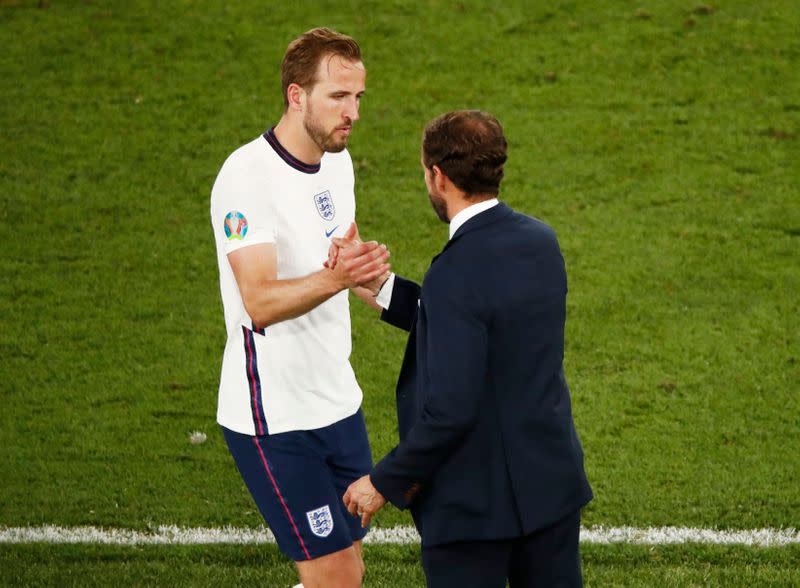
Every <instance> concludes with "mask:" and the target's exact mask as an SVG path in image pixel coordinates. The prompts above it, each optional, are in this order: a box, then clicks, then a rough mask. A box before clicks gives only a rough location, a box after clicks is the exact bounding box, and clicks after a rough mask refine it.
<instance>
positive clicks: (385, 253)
mask: <svg viewBox="0 0 800 588" xmlns="http://www.w3.org/2000/svg"><path fill="white" fill-rule="evenodd" d="M354 253H357V255H352V256H348V259H349V260H350V261H351V267H358V266H361V265H366V264H367V263H370V262H372V261H375V260H380V261H381V262H384V261H386V260H387V259H389V255H391V254H390V253H389V250H388V249H386V247H385V246H384V245H379V246H377V247H372V248H369V249H363V250H359V251H357V252H354ZM342 255H344V253H343V254H342Z"/></svg>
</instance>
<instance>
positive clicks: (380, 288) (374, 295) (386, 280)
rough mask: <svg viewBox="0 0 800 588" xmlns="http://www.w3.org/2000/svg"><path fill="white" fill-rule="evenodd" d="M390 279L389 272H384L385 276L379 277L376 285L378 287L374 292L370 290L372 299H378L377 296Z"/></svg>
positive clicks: (390, 274)
mask: <svg viewBox="0 0 800 588" xmlns="http://www.w3.org/2000/svg"><path fill="white" fill-rule="evenodd" d="M390 277H392V273H391V272H386V274H385V275H383V276H381V280H380V282H379V283H378V287H377V288H376V289H375V290H372V297H373V298H377V297H378V294H380V293H381V290H382V289H383V287H384V286H385V285H386V282H388V281H389V278H390Z"/></svg>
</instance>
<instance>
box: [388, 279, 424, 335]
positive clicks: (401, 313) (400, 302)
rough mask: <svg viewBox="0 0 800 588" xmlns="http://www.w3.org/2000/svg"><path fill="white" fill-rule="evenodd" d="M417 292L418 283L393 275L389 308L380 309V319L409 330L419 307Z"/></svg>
mask: <svg viewBox="0 0 800 588" xmlns="http://www.w3.org/2000/svg"><path fill="white" fill-rule="evenodd" d="M419 292H420V287H419V284H417V283H415V282H412V281H411V280H406V279H405V278H401V277H400V276H398V275H395V278H394V288H393V289H392V300H391V302H390V303H389V308H387V309H384V310H382V311H381V320H382V321H385V322H387V323H389V324H390V325H392V326H395V327H398V328H400V329H403V330H404V331H410V330H411V325H413V324H414V317H415V316H416V315H417V309H418V308H419Z"/></svg>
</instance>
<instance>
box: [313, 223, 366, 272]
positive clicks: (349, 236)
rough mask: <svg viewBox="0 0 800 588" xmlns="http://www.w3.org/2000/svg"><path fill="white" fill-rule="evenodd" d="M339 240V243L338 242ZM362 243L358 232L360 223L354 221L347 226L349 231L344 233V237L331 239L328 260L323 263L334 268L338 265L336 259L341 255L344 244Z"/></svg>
mask: <svg viewBox="0 0 800 588" xmlns="http://www.w3.org/2000/svg"><path fill="white" fill-rule="evenodd" d="M337 241H338V242H339V244H337ZM358 243H361V237H360V235H359V234H358V225H356V222H355V221H353V222H352V223H350V226H349V227H348V228H347V231H345V233H344V237H342V238H339V237H334V238H333V239H331V246H330V247H328V260H327V261H326V262H325V263H323V264H322V265H324V266H325V267H327V268H329V269H334V268H335V267H336V260H337V259H338V257H339V249H340V248H341V247H342V246H343V245H346V246H347V245H354V244H358Z"/></svg>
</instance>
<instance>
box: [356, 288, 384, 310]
mask: <svg viewBox="0 0 800 588" xmlns="http://www.w3.org/2000/svg"><path fill="white" fill-rule="evenodd" d="M351 290H352V291H353V294H355V295H356V296H358V297H359V298H360V299H361V300H362V301H363V302H364V304H366V305H367V306H369V307H371V308H374V309H375V310H377V311H378V312H381V311H382V310H383V308H382V307H381V305H380V304H378V303H377V302H376V301H375V294H373V293H372V290H370V289H369V288H364V287H363V286H357V287H356V288H351Z"/></svg>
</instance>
